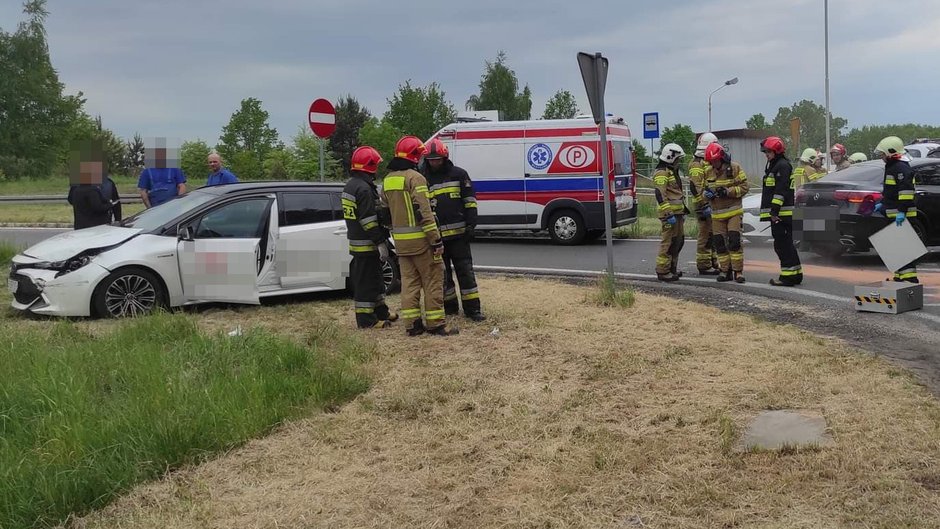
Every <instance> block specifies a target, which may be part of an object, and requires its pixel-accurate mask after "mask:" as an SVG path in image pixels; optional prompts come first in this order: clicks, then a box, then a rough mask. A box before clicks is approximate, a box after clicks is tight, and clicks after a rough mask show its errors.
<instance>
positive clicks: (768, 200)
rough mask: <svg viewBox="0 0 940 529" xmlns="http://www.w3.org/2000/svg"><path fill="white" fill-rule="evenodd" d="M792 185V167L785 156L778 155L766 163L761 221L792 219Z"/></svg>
mask: <svg viewBox="0 0 940 529" xmlns="http://www.w3.org/2000/svg"><path fill="white" fill-rule="evenodd" d="M793 184H794V180H793V166H792V165H790V160H788V159H787V157H786V156H784V155H782V154H778V155H777V156H775V157H774V158H773V159H772V160H769V161H768V162H767V167H766V169H764V180H763V187H762V188H761V196H760V219H761V220H768V221H769V220H770V218H771V217H793V187H794V186H793Z"/></svg>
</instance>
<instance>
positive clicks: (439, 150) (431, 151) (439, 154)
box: [424, 138, 450, 160]
mask: <svg viewBox="0 0 940 529" xmlns="http://www.w3.org/2000/svg"><path fill="white" fill-rule="evenodd" d="M427 148H428V153H427V154H425V155H424V159H425V160H437V159H440V158H447V157H448V156H449V155H450V153H449V152H448V151H447V145H446V144H445V143H444V142H442V141H441V140H439V139H437V138H434V139H433V140H431V141H429V142H428V143H427Z"/></svg>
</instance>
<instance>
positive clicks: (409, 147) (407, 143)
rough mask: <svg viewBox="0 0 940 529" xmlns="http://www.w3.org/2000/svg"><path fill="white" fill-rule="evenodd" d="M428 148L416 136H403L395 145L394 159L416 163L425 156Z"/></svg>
mask: <svg viewBox="0 0 940 529" xmlns="http://www.w3.org/2000/svg"><path fill="white" fill-rule="evenodd" d="M427 152H428V148H427V147H425V146H424V142H422V141H421V140H420V139H418V137H417V136H405V137H403V138H402V139H400V140H398V143H396V144H395V157H396V158H404V159H405V160H408V161H409V162H414V163H418V161H419V160H421V157H422V156H424V155H425V154H427Z"/></svg>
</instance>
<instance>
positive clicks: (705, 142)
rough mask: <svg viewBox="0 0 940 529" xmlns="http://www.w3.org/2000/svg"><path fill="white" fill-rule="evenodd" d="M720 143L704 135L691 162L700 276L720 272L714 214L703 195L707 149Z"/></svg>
mask: <svg viewBox="0 0 940 529" xmlns="http://www.w3.org/2000/svg"><path fill="white" fill-rule="evenodd" d="M716 141H718V138H717V137H715V135H714V134H712V133H711V132H706V133H705V134H702V135H701V136H700V137H699V139H698V143H696V145H695V152H694V153H693V156H692V161H691V162H689V194H690V195H692V206H693V207H694V208H695V216H696V217H697V218H698V241H697V244H696V246H695V266H696V268H698V273H699V275H703V276H714V275H718V274H719V273H720V272H719V270H718V254H716V253H715V247H714V245H713V244H712V218H711V216H712V212H711V208H710V207H709V206H708V201H707V200H705V196H704V195H703V194H702V193H703V192H704V191H705V169H706V168H707V167H708V164H707V163H706V162H705V148H706V147H708V146H709V145H710V144H712V143H714V142H716Z"/></svg>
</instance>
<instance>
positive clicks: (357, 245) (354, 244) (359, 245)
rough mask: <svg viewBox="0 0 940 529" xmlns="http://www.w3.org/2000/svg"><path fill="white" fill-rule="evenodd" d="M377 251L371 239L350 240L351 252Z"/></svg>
mask: <svg viewBox="0 0 940 529" xmlns="http://www.w3.org/2000/svg"><path fill="white" fill-rule="evenodd" d="M375 250H376V247H375V243H374V242H372V241H371V240H369V239H349V251H351V252H374V251H375Z"/></svg>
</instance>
